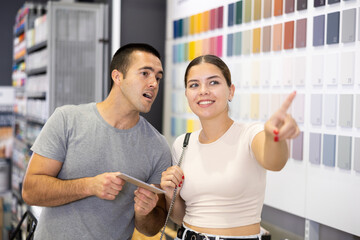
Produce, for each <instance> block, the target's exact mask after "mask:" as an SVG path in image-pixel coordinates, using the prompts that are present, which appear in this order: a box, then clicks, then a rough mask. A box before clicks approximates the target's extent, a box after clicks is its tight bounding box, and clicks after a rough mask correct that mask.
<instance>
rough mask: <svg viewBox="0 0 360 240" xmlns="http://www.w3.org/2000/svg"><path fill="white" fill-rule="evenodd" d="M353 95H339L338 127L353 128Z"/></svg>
mask: <svg viewBox="0 0 360 240" xmlns="http://www.w3.org/2000/svg"><path fill="white" fill-rule="evenodd" d="M352 119H353V95H350V94H341V95H340V102H339V126H340V127H347V128H351V127H352V126H353V122H352V121H353V120H352Z"/></svg>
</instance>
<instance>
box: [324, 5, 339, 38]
mask: <svg viewBox="0 0 360 240" xmlns="http://www.w3.org/2000/svg"><path fill="white" fill-rule="evenodd" d="M326 26H327V28H326V44H336V43H339V26H340V12H333V13H329V14H328V15H327V23H326Z"/></svg>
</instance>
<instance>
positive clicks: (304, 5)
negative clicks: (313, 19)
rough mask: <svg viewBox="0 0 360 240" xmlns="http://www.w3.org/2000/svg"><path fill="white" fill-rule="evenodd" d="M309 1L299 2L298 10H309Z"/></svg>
mask: <svg viewBox="0 0 360 240" xmlns="http://www.w3.org/2000/svg"><path fill="white" fill-rule="evenodd" d="M307 1H308V0H297V1H296V2H297V4H296V10H298V11H301V10H305V9H307Z"/></svg>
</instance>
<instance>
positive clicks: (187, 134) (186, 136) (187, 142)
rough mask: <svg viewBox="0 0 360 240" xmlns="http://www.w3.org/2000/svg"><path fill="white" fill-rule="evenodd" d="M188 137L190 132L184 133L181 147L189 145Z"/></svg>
mask: <svg viewBox="0 0 360 240" xmlns="http://www.w3.org/2000/svg"><path fill="white" fill-rule="evenodd" d="M190 135H191V132H188V133H186V135H185V138H184V143H183V147H186V146H187V145H188V144H189V139H190Z"/></svg>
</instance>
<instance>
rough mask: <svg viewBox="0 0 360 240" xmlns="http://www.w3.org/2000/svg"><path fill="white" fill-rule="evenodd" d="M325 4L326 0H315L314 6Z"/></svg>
mask: <svg viewBox="0 0 360 240" xmlns="http://www.w3.org/2000/svg"><path fill="white" fill-rule="evenodd" d="M324 5H325V0H314V7H321V6H324Z"/></svg>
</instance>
